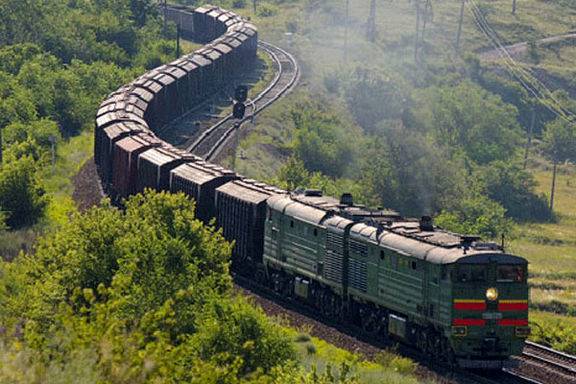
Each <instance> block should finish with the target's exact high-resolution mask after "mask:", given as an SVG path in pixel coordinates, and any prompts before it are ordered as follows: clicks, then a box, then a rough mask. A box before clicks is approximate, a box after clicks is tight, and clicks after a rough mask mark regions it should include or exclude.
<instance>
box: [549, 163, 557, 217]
mask: <svg viewBox="0 0 576 384" xmlns="http://www.w3.org/2000/svg"><path fill="white" fill-rule="evenodd" d="M553 162H554V165H553V167H554V168H553V169H552V190H551V191H550V213H553V212H554V190H555V189H556V172H557V169H558V160H556V157H554V160H553Z"/></svg>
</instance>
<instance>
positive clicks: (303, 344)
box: [289, 329, 424, 384]
mask: <svg viewBox="0 0 576 384" xmlns="http://www.w3.org/2000/svg"><path fill="white" fill-rule="evenodd" d="M289 332H291V333H292V334H293V339H294V344H295V347H296V351H297V353H298V357H299V360H300V362H301V364H302V365H303V366H304V367H305V368H306V369H307V370H308V371H313V370H317V371H318V372H320V373H323V372H325V371H326V370H327V369H330V370H331V371H332V372H333V373H334V374H335V376H337V375H339V373H340V372H341V370H342V369H343V366H350V367H352V372H353V373H354V374H356V375H357V376H358V378H359V379H360V382H362V383H403V384H409V383H420V382H423V381H422V380H424V379H422V378H419V377H417V376H415V371H416V367H417V364H416V363H415V362H414V361H412V360H411V359H408V358H405V357H401V356H398V355H397V354H395V353H393V352H390V351H386V350H384V351H383V352H382V353H381V354H380V355H379V356H377V358H376V359H375V360H374V361H369V360H366V359H364V358H362V357H361V356H360V355H357V354H353V353H351V352H348V351H346V350H343V349H340V348H337V347H335V346H334V345H332V344H330V343H328V342H326V341H324V340H321V339H318V338H315V337H312V336H309V335H308V334H306V333H302V332H298V331H296V330H294V329H289ZM328 367H329V368H328Z"/></svg>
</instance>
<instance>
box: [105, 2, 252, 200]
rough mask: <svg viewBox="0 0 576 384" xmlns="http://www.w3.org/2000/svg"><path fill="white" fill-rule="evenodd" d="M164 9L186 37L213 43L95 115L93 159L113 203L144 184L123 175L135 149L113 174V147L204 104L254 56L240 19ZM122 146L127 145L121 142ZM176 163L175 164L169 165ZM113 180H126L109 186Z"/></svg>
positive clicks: (148, 77)
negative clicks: (127, 138) (209, 96)
mask: <svg viewBox="0 0 576 384" xmlns="http://www.w3.org/2000/svg"><path fill="white" fill-rule="evenodd" d="M164 11H165V12H166V16H167V19H169V20H171V21H174V22H176V23H177V24H178V26H179V27H180V29H181V30H183V31H185V32H186V33H187V34H188V35H190V36H192V37H195V38H197V39H200V40H204V41H210V40H212V45H209V46H206V47H204V48H202V49H199V50H198V51H196V52H194V53H192V54H189V55H185V56H183V57H181V58H179V59H178V60H175V61H174V62H171V63H169V64H167V65H163V66H160V67H158V68H156V69H154V70H151V71H149V72H147V73H146V74H144V75H142V76H140V77H139V78H138V79H136V80H134V81H133V82H132V83H130V84H127V85H125V86H123V87H122V88H120V89H119V90H118V91H116V92H114V93H112V94H110V95H109V97H108V98H107V99H106V100H105V101H104V102H103V103H102V104H101V106H100V109H99V110H98V113H97V116H96V129H95V133H94V134H95V144H94V161H95V163H96V166H97V169H98V173H99V175H100V178H101V180H102V184H103V187H104V190H105V191H106V192H107V193H109V194H110V195H111V196H112V197H113V198H114V199H120V198H122V197H125V196H126V194H127V193H131V192H132V191H137V190H139V188H142V187H143V186H147V185H148V184H147V183H146V182H144V183H143V181H142V180H140V179H139V178H138V177H136V178H134V177H133V174H132V173H130V175H132V176H130V175H124V174H123V172H124V169H125V168H123V167H124V166H126V167H128V168H126V169H129V172H134V168H133V167H131V164H132V161H136V162H138V161H140V160H139V158H140V155H141V153H140V150H136V152H134V153H136V154H137V156H138V158H132V157H130V158H129V159H124V161H128V160H129V162H128V163H124V165H123V166H122V167H120V163H118V164H116V166H117V171H116V170H114V169H113V167H114V165H115V164H114V162H113V157H114V155H115V154H116V153H121V152H122V151H123V150H124V149H122V148H117V146H116V143H118V142H120V141H122V140H123V139H124V138H126V137H128V136H132V135H139V134H141V133H148V134H150V135H153V132H154V131H156V130H158V129H159V128H161V127H162V126H164V125H165V124H166V123H168V122H169V121H171V120H173V119H175V118H177V117H178V116H180V115H182V114H183V113H185V112H186V111H187V110H189V109H190V108H191V107H193V106H195V105H197V104H198V103H200V102H202V101H203V100H205V98H206V96H208V95H210V94H212V93H214V92H215V91H216V90H217V89H219V87H221V86H222V85H223V84H224V83H225V82H226V81H228V80H229V79H230V78H231V77H232V76H234V75H235V74H237V73H238V71H240V70H245V69H246V68H247V67H249V66H250V65H252V63H253V62H254V59H255V57H256V50H257V44H258V32H257V30H256V28H255V27H254V26H253V25H252V24H250V23H248V22H246V21H245V20H244V19H242V18H240V17H239V16H237V15H235V14H233V13H230V12H227V11H224V10H222V9H220V8H218V7H213V6H206V7H203V8H199V9H196V10H192V9H190V8H187V7H176V6H174V7H172V6H170V7H166V8H165V9H164ZM221 34H223V36H221V37H218V36H219V35H221ZM140 141H141V140H140ZM122 144H123V145H127V144H126V142H125V141H123V142H122ZM132 144H134V143H132ZM134 145H135V144H134ZM139 145H140V144H139ZM147 150H148V149H147ZM168 150H169V149H168ZM130 156H132V155H130ZM176 163H178V161H177V160H175V161H174V162H173V164H176ZM170 169H171V167H170ZM115 172H120V174H116V173H115ZM163 172H164V171H163ZM125 176H126V179H124V177H125ZM162 177H163V179H162V180H161V182H162V183H164V184H167V182H166V176H165V173H163V176H162ZM113 179H115V180H117V181H118V182H119V180H121V179H122V180H124V181H126V182H125V183H123V185H122V186H120V185H118V186H116V187H114V186H113V183H112V180H113ZM134 183H136V185H135V184H134ZM138 183H140V184H139V185H140V186H138ZM142 183H143V184H142Z"/></svg>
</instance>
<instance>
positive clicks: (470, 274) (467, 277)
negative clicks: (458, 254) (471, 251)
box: [456, 265, 486, 283]
mask: <svg viewBox="0 0 576 384" xmlns="http://www.w3.org/2000/svg"><path fill="white" fill-rule="evenodd" d="M456 281H457V282H459V283H470V282H483V281H486V266H485V265H459V266H458V268H457V269H456Z"/></svg>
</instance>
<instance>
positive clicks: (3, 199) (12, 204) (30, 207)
mask: <svg viewBox="0 0 576 384" xmlns="http://www.w3.org/2000/svg"><path fill="white" fill-rule="evenodd" d="M46 204H47V197H46V196H45V193H44V190H43V189H42V187H41V186H40V183H39V181H38V179H37V175H36V166H35V163H34V160H33V159H32V158H31V157H29V156H24V157H22V158H20V159H17V160H14V161H8V162H5V163H4V164H2V168H1V169H0V209H1V210H2V211H3V212H5V214H6V215H7V217H6V224H8V226H9V227H10V228H20V227H22V226H25V225H31V224H34V223H36V222H37V221H38V219H39V218H40V217H41V216H42V215H43V213H44V209H45V207H46Z"/></svg>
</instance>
